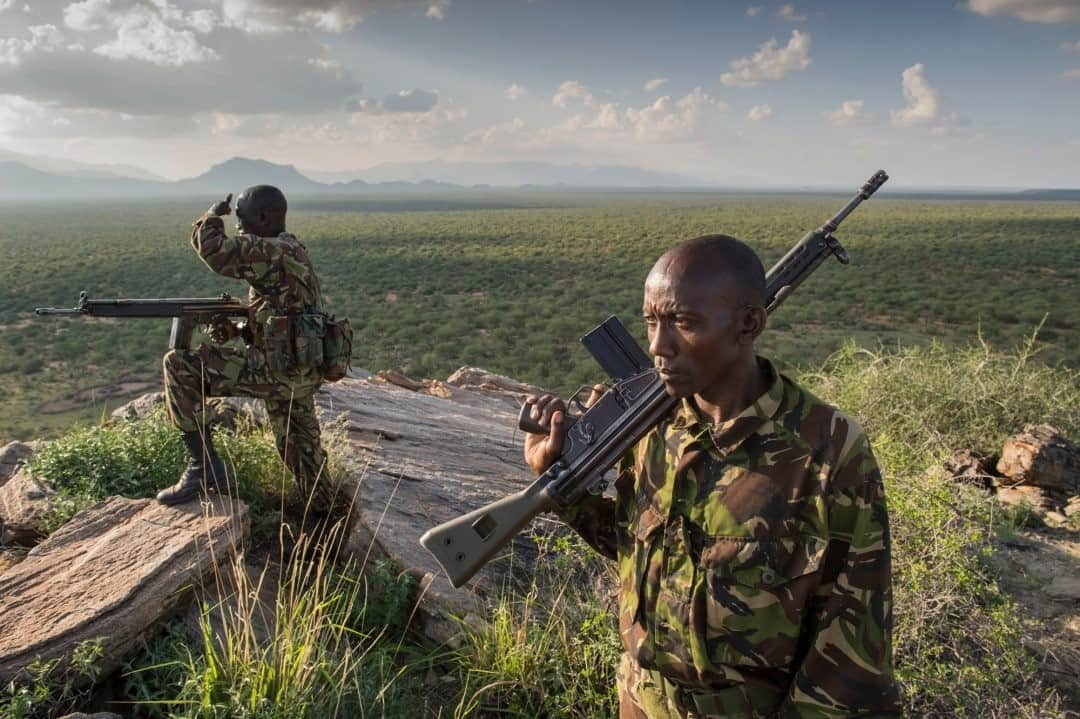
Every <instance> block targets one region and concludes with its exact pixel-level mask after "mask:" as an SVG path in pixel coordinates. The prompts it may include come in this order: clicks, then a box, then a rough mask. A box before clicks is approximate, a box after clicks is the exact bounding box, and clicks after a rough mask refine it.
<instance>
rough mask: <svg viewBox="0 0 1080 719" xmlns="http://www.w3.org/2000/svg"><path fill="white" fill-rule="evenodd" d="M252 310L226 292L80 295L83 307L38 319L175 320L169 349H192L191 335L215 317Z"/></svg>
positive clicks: (46, 311)
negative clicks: (204, 294) (110, 297)
mask: <svg viewBox="0 0 1080 719" xmlns="http://www.w3.org/2000/svg"><path fill="white" fill-rule="evenodd" d="M247 313H248V307H247V305H246V304H244V303H243V302H241V301H240V300H238V299H236V298H234V297H231V296H229V295H227V294H225V293H224V292H223V293H222V294H221V295H220V296H218V297H165V298H151V299H116V300H92V299H90V298H89V297H87V296H86V292H80V293H79V303H78V304H77V305H75V306H74V307H72V308H70V309H65V308H60V307H38V308H37V309H35V310H34V314H37V315H83V316H92V317H172V331H171V332H170V333H169V349H188V348H190V347H191V335H192V333H193V332H194V331H195V328H196V327H197V326H199V325H205V324H208V323H209V322H211V321H212V320H213V319H214V318H215V317H221V316H226V317H240V316H247Z"/></svg>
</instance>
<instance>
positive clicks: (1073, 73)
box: [1061, 67, 1080, 80]
mask: <svg viewBox="0 0 1080 719" xmlns="http://www.w3.org/2000/svg"><path fill="white" fill-rule="evenodd" d="M1061 79H1062V80H1080V67H1074V68H1073V69H1072V70H1066V71H1065V72H1063V73H1061Z"/></svg>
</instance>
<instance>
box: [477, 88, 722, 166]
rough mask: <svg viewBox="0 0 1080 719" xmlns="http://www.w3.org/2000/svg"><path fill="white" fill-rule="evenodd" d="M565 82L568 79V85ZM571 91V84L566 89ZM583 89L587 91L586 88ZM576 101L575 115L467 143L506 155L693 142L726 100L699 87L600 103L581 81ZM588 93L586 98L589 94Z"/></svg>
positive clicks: (496, 130) (518, 122) (617, 150)
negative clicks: (642, 100) (646, 99)
mask: <svg viewBox="0 0 1080 719" xmlns="http://www.w3.org/2000/svg"><path fill="white" fill-rule="evenodd" d="M565 84H566V83H564V85H565ZM564 89H566V90H570V89H571V88H569V87H568V88H564ZM583 90H584V92H583ZM571 94H572V95H573V98H574V100H575V102H576V105H575V106H573V107H570V106H567V107H566V108H565V109H568V110H571V111H572V112H573V114H571V115H570V116H569V117H567V118H566V119H565V120H563V121H561V122H559V123H557V124H555V125H549V126H545V127H532V126H530V125H528V124H527V123H526V122H525V121H524V120H522V119H521V118H515V119H514V120H513V121H512V122H504V123H500V124H497V125H492V126H490V127H486V128H482V129H479V130H474V131H472V132H470V133H468V134H467V136H466V142H467V143H470V144H474V145H475V144H482V145H484V146H486V147H487V148H489V149H490V151H492V152H496V153H502V154H504V155H505V156H520V155H521V154H522V153H544V154H545V155H547V154H550V153H551V152H554V151H566V152H569V153H574V154H579V153H581V152H582V151H586V152H589V153H594V152H600V153H603V152H610V153H613V154H616V155H617V154H621V153H625V152H626V151H627V149H628V148H636V149H640V148H642V147H647V146H649V147H651V146H657V147H660V146H668V145H671V144H677V143H693V142H696V141H698V140H701V139H702V138H703V137H705V136H706V135H705V133H706V132H707V131H708V130H709V128H710V127H711V126H712V124H713V121H714V119H715V118H717V117H719V115H720V114H722V113H723V112H725V111H726V110H727V104H726V103H724V102H722V101H720V100H717V99H716V98H714V97H712V96H710V95H709V94H708V93H707V92H705V91H704V90H703V89H702V88H700V87H697V88H694V90H693V91H692V92H690V93H688V94H686V95H685V96H683V97H681V98H678V99H674V98H672V97H669V96H664V97H660V98H658V99H657V100H656V101H654V102H651V103H649V104H647V105H644V106H641V107H633V106H627V105H623V104H620V103H615V102H611V103H602V104H601V103H598V102H596V100H595V98H594V97H593V96H592V93H591V92H588V90H587V89H585V88H583V87H582V86H580V83H577V84H576V85H575V86H574V88H573V92H572V93H571ZM586 97H587V98H590V99H589V100H588V102H587V103H586V102H585V98H586Z"/></svg>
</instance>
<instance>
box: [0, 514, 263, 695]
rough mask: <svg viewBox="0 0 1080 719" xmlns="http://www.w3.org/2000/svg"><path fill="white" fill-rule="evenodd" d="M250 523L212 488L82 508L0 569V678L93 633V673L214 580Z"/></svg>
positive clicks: (64, 651) (59, 654) (114, 662)
mask: <svg viewBox="0 0 1080 719" xmlns="http://www.w3.org/2000/svg"><path fill="white" fill-rule="evenodd" d="M246 530H247V509H246V507H244V505H243V504H240V503H238V502H235V501H234V502H229V501H228V500H224V499H221V498H215V500H214V502H213V503H206V504H204V503H202V502H200V501H198V500H193V501H191V502H189V503H187V504H182V505H178V506H175V507H166V506H164V505H162V504H158V503H157V502H155V501H153V500H150V499H125V498H123V497H110V498H108V499H106V500H105V501H103V502H100V503H99V504H96V505H94V506H93V507H90V508H88V509H86V510H83V511H82V512H79V513H78V514H77V515H75V517H73V518H72V519H71V520H70V521H69V522H68V523H67V524H65V525H64V526H63V527H61V528H60V529H58V530H57V531H56V532H54V533H53V534H52V535H51V536H50V537H49V538H48V539H46V540H45V541H44V542H42V543H41V544H39V545H38V546H36V547H35V548H34V549H32V550H31V551H30V552H29V553H28V554H27V555H26V558H25V559H24V560H23V561H21V562H19V563H18V564H15V565H14V566H12V567H9V568H8V569H7V570H5V571H4V572H3V573H2V574H0V684H5V683H7V682H8V681H11V680H12V679H13V678H14V677H16V676H17V675H18V674H19V673H20V672H21V671H22V670H23V669H24V668H25V667H26V666H27V665H28V664H30V663H31V662H32V661H33V660H34V659H35V658H37V657H42V658H43V659H47V660H48V659H53V658H60V659H63V658H65V657H67V656H68V655H69V654H70V653H71V650H72V649H73V648H74V647H75V646H76V645H78V644H80V643H82V642H84V641H88V640H100V641H101V642H102V647H103V648H104V655H103V657H102V658H101V660H100V662H99V668H100V670H101V671H100V675H101V676H105V675H107V674H108V673H109V672H111V671H112V670H113V669H115V668H116V667H118V666H119V665H120V663H121V661H122V660H123V657H124V656H125V655H126V654H128V653H129V651H131V650H132V649H134V648H135V646H136V644H137V642H138V641H139V638H140V637H141V636H143V635H144V634H145V633H146V632H147V631H148V630H149V629H150V628H151V627H153V626H154V625H155V624H157V622H158V621H159V620H161V619H162V618H164V617H166V616H168V615H170V614H171V613H173V612H174V611H176V610H177V608H178V606H179V605H180V604H181V603H182V602H183V601H185V600H186V599H189V598H190V597H191V596H192V595H191V590H192V587H194V586H198V585H199V584H200V583H203V582H207V581H211V582H212V581H213V579H212V578H211V576H212V572H213V570H214V566H215V562H217V563H219V564H221V563H224V562H228V561H229V558H230V556H231V555H232V552H233V551H234V550H235V548H236V547H237V545H238V543H239V542H240V541H241V538H242V537H243V536H244V534H245V532H246Z"/></svg>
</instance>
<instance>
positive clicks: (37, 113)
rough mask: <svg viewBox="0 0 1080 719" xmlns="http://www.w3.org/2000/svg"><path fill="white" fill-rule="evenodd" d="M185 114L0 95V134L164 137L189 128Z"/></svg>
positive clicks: (192, 123) (21, 136)
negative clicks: (116, 109) (59, 103)
mask: <svg viewBox="0 0 1080 719" xmlns="http://www.w3.org/2000/svg"><path fill="white" fill-rule="evenodd" d="M194 127H195V121H194V119H193V118H192V117H190V116H187V115H175V116H150V115H129V114H126V113H113V112H105V111H101V110H83V109H63V108H58V107H56V106H55V105H53V104H51V103H42V102H36V101H34V100H29V99H27V98H25V97H20V96H18V95H0V136H7V137H12V138H19V139H23V140H25V139H29V138H71V137H81V138H88V137H94V138H103V137H127V138H134V137H166V136H170V135H173V134H175V133H177V132H182V131H186V130H191V129H193V128H194Z"/></svg>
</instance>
